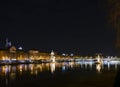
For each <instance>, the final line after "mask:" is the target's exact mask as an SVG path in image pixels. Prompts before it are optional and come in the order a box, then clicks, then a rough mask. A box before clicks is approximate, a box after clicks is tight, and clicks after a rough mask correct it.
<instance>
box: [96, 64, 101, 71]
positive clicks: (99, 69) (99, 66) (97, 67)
mask: <svg viewBox="0 0 120 87" xmlns="http://www.w3.org/2000/svg"><path fill="white" fill-rule="evenodd" d="M101 68H102V67H101V64H96V70H97V72H98V73H100V72H101Z"/></svg>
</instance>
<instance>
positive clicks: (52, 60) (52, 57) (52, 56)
mask: <svg viewBox="0 0 120 87" xmlns="http://www.w3.org/2000/svg"><path fill="white" fill-rule="evenodd" d="M50 60H51V62H55V53H54V52H53V50H52V51H51V54H50Z"/></svg>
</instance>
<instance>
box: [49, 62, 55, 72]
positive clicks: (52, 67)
mask: <svg viewBox="0 0 120 87" xmlns="http://www.w3.org/2000/svg"><path fill="white" fill-rule="evenodd" d="M50 70H51V73H54V71H55V63H50Z"/></svg>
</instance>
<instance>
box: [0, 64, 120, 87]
mask: <svg viewBox="0 0 120 87" xmlns="http://www.w3.org/2000/svg"><path fill="white" fill-rule="evenodd" d="M119 67H120V64H119V63H104V64H101V65H100V64H94V63H92V62H84V63H83V62H64V63H42V64H21V65H5V66H0V87H114V82H115V78H116V74H117V71H118V70H119ZM118 87H120V86H118Z"/></svg>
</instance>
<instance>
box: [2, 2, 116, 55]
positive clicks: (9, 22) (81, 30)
mask: <svg viewBox="0 0 120 87" xmlns="http://www.w3.org/2000/svg"><path fill="white" fill-rule="evenodd" d="M105 1H106V0H33V1H31V0H28V1H27V0H17V1H16V2H5V3H1V4H0V6H1V13H0V19H1V20H0V31H1V32H0V42H1V44H0V46H1V48H3V46H4V43H5V38H6V37H8V38H9V40H10V41H12V44H13V45H15V46H17V47H18V46H23V48H24V49H25V50H28V49H33V48H34V49H38V50H40V51H43V52H50V51H51V50H54V51H56V52H58V53H62V52H65V53H71V52H72V53H75V54H81V55H83V54H86V55H87V54H95V53H97V52H102V53H104V54H110V55H111V54H114V53H115V52H114V41H115V35H114V30H113V29H112V28H110V27H108V24H107V18H106V16H107V9H106V8H105V7H106V4H107V3H106V2H105Z"/></svg>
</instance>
